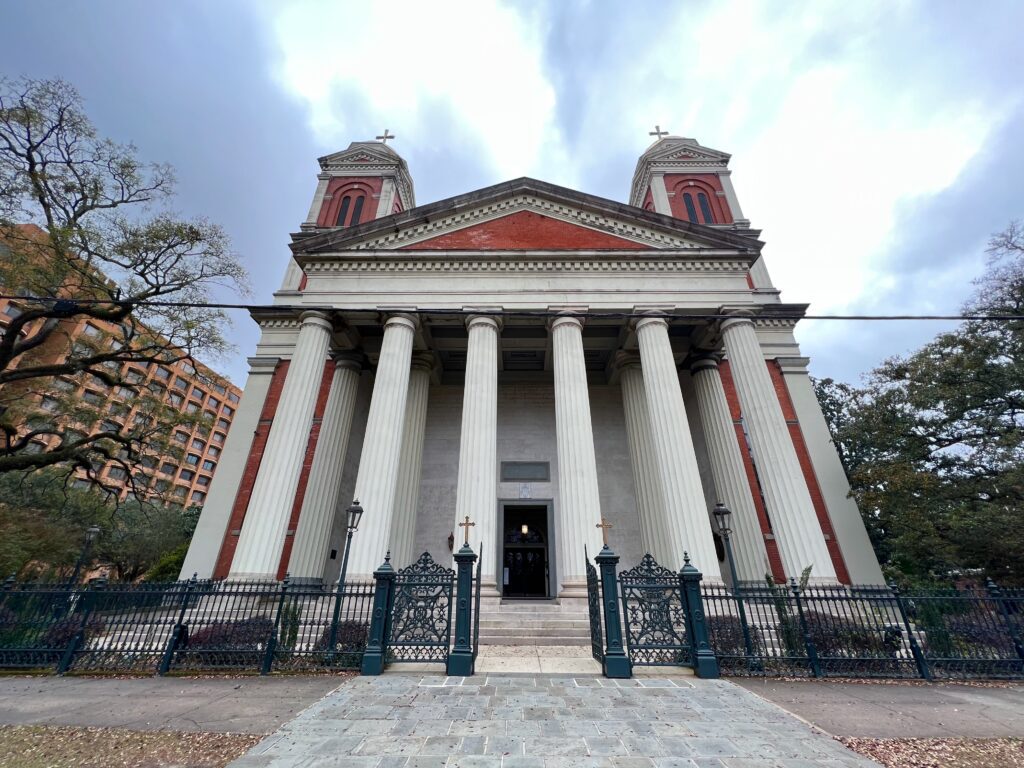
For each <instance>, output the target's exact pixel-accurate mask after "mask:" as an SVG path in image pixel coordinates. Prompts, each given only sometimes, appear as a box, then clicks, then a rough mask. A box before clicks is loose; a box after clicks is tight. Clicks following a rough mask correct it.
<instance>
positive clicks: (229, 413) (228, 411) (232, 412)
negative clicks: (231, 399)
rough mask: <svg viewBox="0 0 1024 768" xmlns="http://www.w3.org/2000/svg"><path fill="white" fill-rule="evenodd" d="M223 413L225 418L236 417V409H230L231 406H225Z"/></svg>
mask: <svg viewBox="0 0 1024 768" xmlns="http://www.w3.org/2000/svg"><path fill="white" fill-rule="evenodd" d="M221 413H223V414H224V415H225V416H234V415H235V409H234V408H232V407H230V406H227V405H225V406H224V410H223V411H221Z"/></svg>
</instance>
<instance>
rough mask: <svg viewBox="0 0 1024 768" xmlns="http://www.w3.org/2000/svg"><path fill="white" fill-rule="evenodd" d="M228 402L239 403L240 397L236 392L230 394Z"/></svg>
mask: <svg viewBox="0 0 1024 768" xmlns="http://www.w3.org/2000/svg"><path fill="white" fill-rule="evenodd" d="M228 400H230V401H231V402H232V403H237V402H238V395H236V394H235V393H234V392H228Z"/></svg>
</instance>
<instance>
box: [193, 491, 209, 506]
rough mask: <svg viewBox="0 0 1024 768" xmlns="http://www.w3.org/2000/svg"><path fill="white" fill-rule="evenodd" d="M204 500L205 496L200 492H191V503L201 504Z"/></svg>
mask: <svg viewBox="0 0 1024 768" xmlns="http://www.w3.org/2000/svg"><path fill="white" fill-rule="evenodd" d="M205 500H206V494H205V493H203V492H202V491H192V503H193V504H202V503H203V502H204V501H205Z"/></svg>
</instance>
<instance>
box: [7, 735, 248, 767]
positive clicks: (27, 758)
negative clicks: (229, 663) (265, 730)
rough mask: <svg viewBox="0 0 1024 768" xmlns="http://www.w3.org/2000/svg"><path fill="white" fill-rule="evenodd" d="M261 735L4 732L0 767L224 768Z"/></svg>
mask: <svg viewBox="0 0 1024 768" xmlns="http://www.w3.org/2000/svg"><path fill="white" fill-rule="evenodd" d="M262 738H263V737H262V736H254V735H252V734H239V733H178V732H172V731H129V730H124V729H120V728H67V727H50V726H40V725H16V726H3V727H0V768H72V766H73V767H74V768H222V766H225V765H227V764H228V763H230V762H231V761H232V760H234V759H235V758H237V757H239V756H241V755H242V754H244V753H245V752H246V751H247V750H248V749H250V748H251V747H252V746H253V745H254V744H256V743H257V742H259V741H260V739H262Z"/></svg>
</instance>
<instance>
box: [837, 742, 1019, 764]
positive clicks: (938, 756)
mask: <svg viewBox="0 0 1024 768" xmlns="http://www.w3.org/2000/svg"><path fill="white" fill-rule="evenodd" d="M840 741H841V742H843V744H845V745H846V746H847V747H849V748H850V749H852V750H854V751H855V752H859V753H860V754H862V755H864V756H865V757H870V758H871V759H872V760H875V761H876V762H879V763H881V764H882V765H884V766H886V768H1017V767H1018V766H1024V739H860V738H843V739H840Z"/></svg>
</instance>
